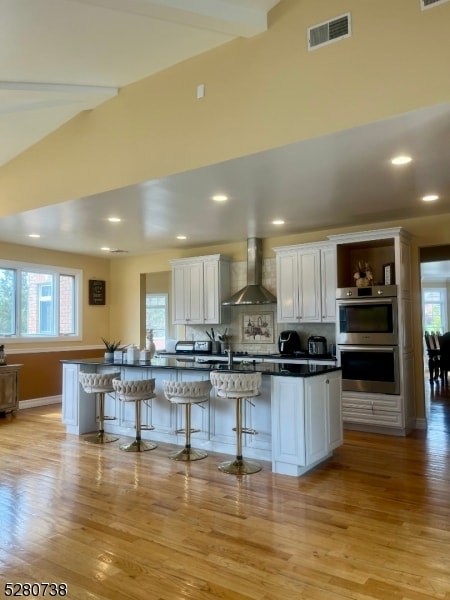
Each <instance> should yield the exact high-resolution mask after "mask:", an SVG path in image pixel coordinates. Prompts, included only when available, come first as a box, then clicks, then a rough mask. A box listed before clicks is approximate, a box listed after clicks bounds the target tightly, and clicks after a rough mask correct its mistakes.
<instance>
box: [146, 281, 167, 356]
mask: <svg viewBox="0 0 450 600" xmlns="http://www.w3.org/2000/svg"><path fill="white" fill-rule="evenodd" d="M149 296H162V297H164V298H165V305H164V308H165V321H166V329H165V338H164V346H165V343H166V341H167V339H168V338H169V337H170V321H169V318H170V317H169V294H168V293H167V292H146V293H145V311H146V314H145V328H146V330H147V329H148V325H147V310H148V309H147V298H148V297H149ZM156 308H163V306H162V305H161V306H160V307H156ZM164 349H165V348H164Z"/></svg>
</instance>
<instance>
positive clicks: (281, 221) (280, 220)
mask: <svg viewBox="0 0 450 600" xmlns="http://www.w3.org/2000/svg"><path fill="white" fill-rule="evenodd" d="M272 225H284V221H283V219H275V221H272Z"/></svg>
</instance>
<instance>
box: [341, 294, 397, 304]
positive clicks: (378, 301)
mask: <svg viewBox="0 0 450 600" xmlns="http://www.w3.org/2000/svg"><path fill="white" fill-rule="evenodd" d="M396 300H397V298H384V297H383V296H380V297H379V298H361V297H359V298H338V299H337V304H338V306H348V305H351V304H356V303H358V304H393V303H394V302H395V301H396Z"/></svg>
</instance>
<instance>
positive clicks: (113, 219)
mask: <svg viewBox="0 0 450 600" xmlns="http://www.w3.org/2000/svg"><path fill="white" fill-rule="evenodd" d="M121 220H122V219H120V218H119V217H109V218H108V221H109V222H110V223H120V221H121Z"/></svg>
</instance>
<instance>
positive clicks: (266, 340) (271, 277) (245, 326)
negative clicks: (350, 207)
mask: <svg viewBox="0 0 450 600" xmlns="http://www.w3.org/2000/svg"><path fill="white" fill-rule="evenodd" d="M246 283H247V263H246V262H245V261H243V262H234V263H231V294H234V293H235V292H237V291H239V290H240V289H241V288H243V287H244V286H245V285H246ZM262 284H263V286H264V287H266V288H267V289H268V290H269V291H271V292H272V293H273V294H274V295H275V296H276V293H277V290H276V261H275V258H269V259H264V260H263V268H262ZM230 313H231V320H230V323H228V324H224V325H219V326H216V327H214V331H215V332H216V334H217V335H218V334H223V333H224V332H225V329H227V335H231V348H232V349H233V351H235V352H249V353H251V354H252V353H260V354H273V353H276V352H278V336H279V334H280V332H281V331H284V330H286V329H295V330H296V331H297V332H298V334H299V336H300V341H301V344H302V349H304V350H306V349H307V345H308V337H309V336H310V335H323V336H324V337H326V339H327V342H328V344H334V343H335V326H334V323H305V324H299V323H292V324H290V323H277V322H276V320H277V307H276V304H266V305H259V306H233V307H231V310H230ZM206 329H208V331H210V327H207V326H205V325H188V326H186V339H188V340H207V339H208V337H207V335H206V333H205V330H206ZM251 334H254V336H252V335H251ZM217 335H216V337H217Z"/></svg>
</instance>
